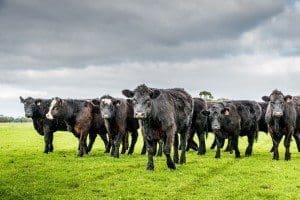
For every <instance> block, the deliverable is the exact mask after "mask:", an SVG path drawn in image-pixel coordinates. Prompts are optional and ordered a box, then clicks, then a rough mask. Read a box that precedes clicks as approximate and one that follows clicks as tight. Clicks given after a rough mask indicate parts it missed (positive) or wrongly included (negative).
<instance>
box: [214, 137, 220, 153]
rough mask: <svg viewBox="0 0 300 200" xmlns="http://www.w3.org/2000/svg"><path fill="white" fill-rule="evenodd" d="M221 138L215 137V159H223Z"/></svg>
mask: <svg viewBox="0 0 300 200" xmlns="http://www.w3.org/2000/svg"><path fill="white" fill-rule="evenodd" d="M219 139H220V138H219V137H218V136H215V141H214V142H215V143H216V145H217V151H216V155H215V158H220V157H221V148H222V144H221V142H220V140H219Z"/></svg>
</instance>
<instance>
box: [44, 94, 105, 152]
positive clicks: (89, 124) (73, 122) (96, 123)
mask: <svg viewBox="0 0 300 200" xmlns="http://www.w3.org/2000/svg"><path fill="white" fill-rule="evenodd" d="M46 117H47V118H48V119H50V120H56V119H59V120H63V121H64V122H65V123H66V124H67V126H68V130H69V131H71V132H72V133H73V134H74V135H75V136H76V137H77V138H79V152H78V155H79V156H83V155H84V154H87V153H88V152H89V151H90V150H91V148H92V145H93V143H94V141H95V138H96V136H97V134H99V135H100V136H101V138H102V140H103V142H104V144H105V146H106V147H107V146H108V141H107V137H106V133H107V131H106V128H105V125H104V120H103V119H102V117H101V113H100V110H99V109H98V110H97V109H95V107H94V106H93V104H92V103H91V102H88V101H85V100H75V99H61V98H58V97H56V98H53V99H52V101H51V104H50V108H49V111H48V113H47V114H46ZM88 135H90V140H91V141H90V144H89V146H87V144H86V139H87V136H88Z"/></svg>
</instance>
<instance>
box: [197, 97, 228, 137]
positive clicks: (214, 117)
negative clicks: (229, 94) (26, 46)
mask: <svg viewBox="0 0 300 200" xmlns="http://www.w3.org/2000/svg"><path fill="white" fill-rule="evenodd" d="M202 114H203V115H205V116H208V119H209V120H210V122H211V129H212V130H213V131H219V130H220V129H221V121H222V118H223V117H224V116H228V115H230V109H229V108H228V107H224V106H223V105H222V104H220V103H216V104H213V105H212V106H211V107H210V108H209V109H208V110H204V111H202Z"/></svg>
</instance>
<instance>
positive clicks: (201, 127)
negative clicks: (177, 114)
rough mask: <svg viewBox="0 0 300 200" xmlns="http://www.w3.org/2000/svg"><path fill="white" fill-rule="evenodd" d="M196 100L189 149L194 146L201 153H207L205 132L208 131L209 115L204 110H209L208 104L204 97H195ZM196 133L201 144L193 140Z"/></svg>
mask: <svg viewBox="0 0 300 200" xmlns="http://www.w3.org/2000/svg"><path fill="white" fill-rule="evenodd" d="M193 100H194V112H193V119H192V125H191V131H190V134H189V138H188V143H187V150H189V148H192V149H194V150H196V151H198V154H199V155H204V154H205V153H206V145H205V133H206V132H207V116H205V115H203V114H202V111H203V110H207V105H206V102H205V100H204V99H202V98H193ZM195 133H197V137H198V140H199V146H198V145H197V144H196V143H195V141H194V140H193V138H194V135H195Z"/></svg>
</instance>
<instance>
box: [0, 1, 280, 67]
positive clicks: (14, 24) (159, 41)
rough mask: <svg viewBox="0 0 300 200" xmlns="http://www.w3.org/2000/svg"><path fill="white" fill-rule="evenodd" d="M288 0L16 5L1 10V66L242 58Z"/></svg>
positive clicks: (26, 3) (76, 2)
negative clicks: (247, 40)
mask: <svg viewBox="0 0 300 200" xmlns="http://www.w3.org/2000/svg"><path fill="white" fill-rule="evenodd" d="M284 7H285V5H284V3H283V1H276V2H273V1H257V2H253V1H225V2H222V3H220V2H219V1H218V2H213V1H189V2H185V3H183V2H182V1H66V0H64V1H34V0H31V1H15V0H9V1H5V2H4V3H3V4H2V11H1V12H0V24H1V30H0V34H1V38H0V42H1V44H2V45H1V47H0V48H1V51H0V52H1V55H0V56H1V57H0V59H1V60H0V62H1V63H0V66H7V65H9V66H10V67H11V68H24V67H29V68H32V67H36V68H39V69H41V68H48V67H51V68H53V67H82V66H86V65H91V64H104V63H112V62H114V63H118V62H121V61H124V60H126V61H182V60H189V59H195V58H199V57H220V56H224V54H237V53H241V52H240V50H241V49H240V47H239V46H238V44H237V43H236V42H237V41H236V38H238V37H239V36H240V35H241V34H243V33H244V32H245V31H247V30H249V29H251V28H253V27H255V26H257V25H259V24H260V23H262V22H264V21H266V20H268V19H270V18H271V17H272V16H274V15H277V14H278V13H280V12H282V11H283V9H284Z"/></svg>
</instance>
